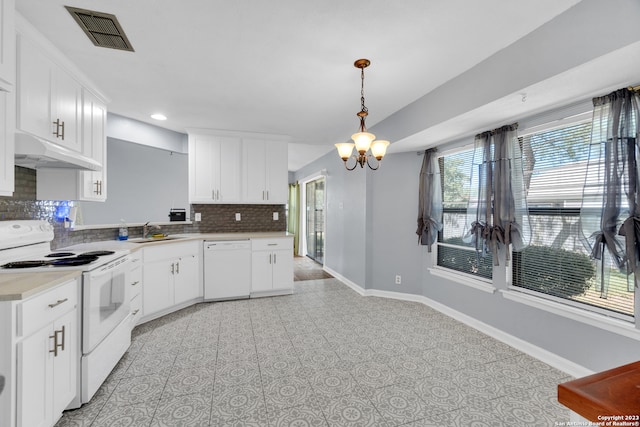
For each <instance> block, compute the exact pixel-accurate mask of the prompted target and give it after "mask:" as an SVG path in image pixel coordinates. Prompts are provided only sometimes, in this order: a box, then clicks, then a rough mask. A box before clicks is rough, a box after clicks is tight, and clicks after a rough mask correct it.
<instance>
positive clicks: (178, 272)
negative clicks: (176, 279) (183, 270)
mask: <svg viewBox="0 0 640 427" xmlns="http://www.w3.org/2000/svg"><path fill="white" fill-rule="evenodd" d="M176 274H180V261H178V262H176Z"/></svg>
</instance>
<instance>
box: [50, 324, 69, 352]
mask: <svg viewBox="0 0 640 427" xmlns="http://www.w3.org/2000/svg"><path fill="white" fill-rule="evenodd" d="M64 332H65V328H64V325H62V329H61V330H59V331H58V330H56V331H53V335H50V336H49V338H53V350H49V353H53V357H58V348H60V350H61V351H64V342H65V340H66V338H65V333H64ZM58 334H62V339H61V341H62V342H61V343H59V342H58Z"/></svg>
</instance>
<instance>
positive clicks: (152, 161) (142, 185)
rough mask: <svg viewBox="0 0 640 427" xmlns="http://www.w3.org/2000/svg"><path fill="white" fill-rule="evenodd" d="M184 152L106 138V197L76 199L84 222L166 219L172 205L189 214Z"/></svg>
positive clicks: (108, 222)
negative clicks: (97, 199) (104, 199)
mask: <svg viewBox="0 0 640 427" xmlns="http://www.w3.org/2000/svg"><path fill="white" fill-rule="evenodd" d="M188 177H189V174H188V158H187V155H186V154H181V153H178V152H173V151H166V150H162V149H159V148H153V147H150V146H146V145H142V144H137V143H131V142H127V141H121V140H119V139H114V138H107V200H106V202H79V206H80V211H81V215H82V223H83V224H117V223H119V222H120V219H121V218H122V219H124V220H125V221H126V222H128V223H144V222H147V221H153V222H161V221H169V218H168V214H169V210H170V209H171V208H172V207H175V208H183V209H186V211H187V216H189V213H190V212H189V201H188V199H189V197H188V194H189V183H188Z"/></svg>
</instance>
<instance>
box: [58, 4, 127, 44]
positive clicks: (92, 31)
mask: <svg viewBox="0 0 640 427" xmlns="http://www.w3.org/2000/svg"><path fill="white" fill-rule="evenodd" d="M65 8H66V9H67V10H68V11H69V13H70V14H71V16H73V19H75V20H76V22H77V23H78V25H80V28H82V30H83V31H84V32H85V34H86V35H87V36H88V37H89V39H90V40H91V41H92V42H93V44H94V45H96V46H100V47H108V48H111V49H120V50H129V51H131V52H133V46H131V43H129V39H127V36H126V35H125V34H124V31H123V30H122V27H121V26H120V23H119V22H118V18H116V16H115V15H112V14H110V13H102V12H96V11H94V10H86V9H78V8H76V7H71V6H65Z"/></svg>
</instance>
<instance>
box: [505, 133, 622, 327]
mask: <svg viewBox="0 0 640 427" xmlns="http://www.w3.org/2000/svg"><path fill="white" fill-rule="evenodd" d="M590 135H591V123H582V124H576V125H571V126H568V127H564V128H559V129H553V130H549V131H546V132H544V131H542V132H538V133H534V134H530V135H527V136H524V137H522V138H521V139H520V142H521V144H522V150H523V157H524V158H523V165H524V171H525V173H524V175H525V183H526V187H527V203H528V205H529V215H530V217H531V224H532V240H531V244H530V245H529V247H528V248H526V249H524V250H523V251H521V252H519V253H517V252H514V254H513V263H512V273H513V274H512V277H513V285H514V286H516V287H521V288H525V289H528V290H531V291H535V292H540V293H543V294H546V295H549V296H550V297H553V298H559V299H563V300H570V301H573V302H576V303H579V304H584V305H587V306H590V307H593V308H596V309H597V310H605V311H607V312H614V313H618V314H622V315H625V316H626V315H630V316H633V306H634V296H633V292H628V291H627V279H629V280H633V278H632V277H630V278H628V277H627V276H626V274H623V273H621V272H619V271H617V270H616V269H615V268H611V269H609V274H610V282H609V283H610V287H609V292H608V295H607V298H602V297H601V294H600V292H599V291H597V290H596V289H595V288H596V287H595V281H596V279H597V276H598V274H601V273H602V272H600V271H596V264H595V263H594V262H593V261H592V260H591V259H590V254H589V252H588V251H587V249H586V247H585V245H584V244H583V241H582V238H583V236H582V235H581V233H580V227H579V219H580V206H581V204H582V198H583V188H584V187H585V176H586V171H587V160H588V158H589V144H590ZM589 188H590V186H589V185H587V190H585V191H586V194H584V196H585V197H589V194H588V192H589ZM594 209H598V207H596V206H594Z"/></svg>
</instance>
